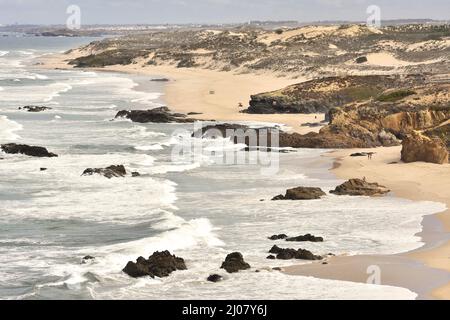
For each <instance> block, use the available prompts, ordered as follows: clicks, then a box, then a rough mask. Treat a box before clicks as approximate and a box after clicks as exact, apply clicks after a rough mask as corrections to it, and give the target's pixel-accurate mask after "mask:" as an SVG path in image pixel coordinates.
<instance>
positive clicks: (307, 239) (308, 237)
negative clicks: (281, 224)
mask: <svg viewBox="0 0 450 320" xmlns="http://www.w3.org/2000/svg"><path fill="white" fill-rule="evenodd" d="M269 240H273V241H275V240H286V241H289V242H323V238H322V237H316V236H313V235H312V234H309V233H308V234H305V235H302V236H297V237H289V236H288V235H286V234H284V233H283V234H275V235H273V236H270V237H269Z"/></svg>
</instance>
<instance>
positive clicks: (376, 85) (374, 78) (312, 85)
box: [244, 75, 423, 114]
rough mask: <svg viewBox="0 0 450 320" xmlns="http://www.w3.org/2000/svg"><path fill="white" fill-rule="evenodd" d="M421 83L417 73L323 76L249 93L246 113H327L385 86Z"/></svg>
mask: <svg viewBox="0 0 450 320" xmlns="http://www.w3.org/2000/svg"><path fill="white" fill-rule="evenodd" d="M421 83H423V78H422V77H420V76H411V77H409V78H402V77H399V76H390V75H389V76H384V75H368V76H346V77H327V78H321V79H315V80H311V81H307V82H302V83H299V84H294V85H291V86H288V87H286V88H283V89H281V90H277V91H272V92H267V93H261V94H257V95H252V96H251V100H250V107H249V108H248V109H247V110H245V111H244V112H246V113H257V114H270V113H327V112H328V111H330V110H331V109H332V108H335V107H340V106H343V105H345V104H348V103H352V102H358V101H365V100H368V99H371V98H376V97H378V96H379V95H381V94H382V93H383V92H384V91H385V90H388V89H392V88H398V87H403V86H406V85H409V86H411V85H417V84H421Z"/></svg>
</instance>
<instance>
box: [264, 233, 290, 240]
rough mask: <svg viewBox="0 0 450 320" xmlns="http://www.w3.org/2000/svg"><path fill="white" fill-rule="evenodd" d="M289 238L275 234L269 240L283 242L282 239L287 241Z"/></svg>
mask: <svg viewBox="0 0 450 320" xmlns="http://www.w3.org/2000/svg"><path fill="white" fill-rule="evenodd" d="M287 237H288V236H287V235H285V234H275V235H273V236H271V237H269V240H282V239H286V238H287Z"/></svg>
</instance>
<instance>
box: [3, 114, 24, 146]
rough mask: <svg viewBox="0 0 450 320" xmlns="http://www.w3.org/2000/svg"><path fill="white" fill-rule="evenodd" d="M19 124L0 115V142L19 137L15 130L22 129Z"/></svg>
mask: <svg viewBox="0 0 450 320" xmlns="http://www.w3.org/2000/svg"><path fill="white" fill-rule="evenodd" d="M22 129H23V127H22V125H21V124H19V123H17V122H15V121H12V120H9V119H8V118H7V117H6V116H0V142H8V141H15V140H18V139H19V138H20V136H19V135H17V134H16V133H15V132H16V131H20V130H22Z"/></svg>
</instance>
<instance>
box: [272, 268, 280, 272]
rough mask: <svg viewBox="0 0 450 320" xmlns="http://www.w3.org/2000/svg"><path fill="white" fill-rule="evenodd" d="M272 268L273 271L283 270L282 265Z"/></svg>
mask: <svg viewBox="0 0 450 320" xmlns="http://www.w3.org/2000/svg"><path fill="white" fill-rule="evenodd" d="M272 270H273V271H282V269H281V268H280V267H275V268H272Z"/></svg>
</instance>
